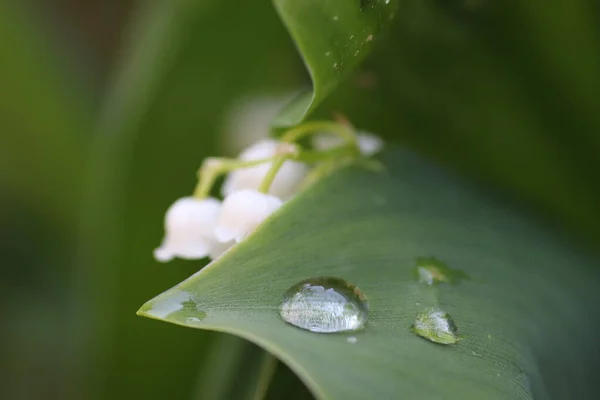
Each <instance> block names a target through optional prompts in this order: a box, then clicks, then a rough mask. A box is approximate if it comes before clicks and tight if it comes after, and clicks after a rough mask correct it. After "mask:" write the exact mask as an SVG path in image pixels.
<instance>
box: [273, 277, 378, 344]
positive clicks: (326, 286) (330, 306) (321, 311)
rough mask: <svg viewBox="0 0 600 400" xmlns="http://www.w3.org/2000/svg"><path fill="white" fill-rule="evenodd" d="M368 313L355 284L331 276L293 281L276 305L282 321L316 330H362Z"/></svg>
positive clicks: (327, 331)
mask: <svg viewBox="0 0 600 400" xmlns="http://www.w3.org/2000/svg"><path fill="white" fill-rule="evenodd" d="M368 313H369V305H368V304H367V300H366V298H365V296H364V295H363V294H362V292H361V291H360V290H359V289H358V287H356V286H354V285H352V284H350V283H348V282H346V281H345V280H343V279H340V278H333V277H319V278H310V279H307V280H305V281H302V282H299V283H297V284H295V285H294V286H292V287H291V288H289V289H288V291H287V292H286V293H285V294H284V297H283V301H282V302H281V305H280V307H279V315H281V318H282V319H283V320H284V321H285V322H287V323H289V324H292V325H294V326H297V327H298V328H302V329H306V330H309V331H311V332H319V333H332V332H344V331H356V330H359V329H362V328H363V327H364V326H365V323H366V322H367V316H368Z"/></svg>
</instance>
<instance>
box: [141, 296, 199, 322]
mask: <svg viewBox="0 0 600 400" xmlns="http://www.w3.org/2000/svg"><path fill="white" fill-rule="evenodd" d="M191 298H192V295H191V293H188V292H185V291H183V290H181V291H177V292H174V293H172V294H171V295H170V296H169V297H167V298H165V299H160V300H157V301H156V302H155V303H154V304H152V308H151V309H150V310H148V311H147V313H148V315H151V316H153V317H156V318H165V317H168V316H169V314H172V313H174V312H176V311H179V310H181V309H183V308H184V307H185V305H186V303H187V302H189V301H190V299H191ZM194 304H195V303H194Z"/></svg>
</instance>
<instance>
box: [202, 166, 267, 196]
mask: <svg viewBox="0 0 600 400" xmlns="http://www.w3.org/2000/svg"><path fill="white" fill-rule="evenodd" d="M272 160H273V158H263V159H261V160H252V161H243V160H238V159H228V158H209V159H207V160H206V161H205V162H204V163H203V164H202V167H200V169H199V170H198V184H197V185H196V188H195V189H194V194H193V196H194V197H195V198H196V199H199V200H202V199H205V198H207V197H208V195H209V193H210V191H211V189H212V187H213V186H214V184H215V181H216V180H217V178H219V176H221V175H222V174H224V173H227V172H231V171H234V170H236V169H240V168H249V167H255V166H257V165H261V164H264V163H267V162H271V161H272Z"/></svg>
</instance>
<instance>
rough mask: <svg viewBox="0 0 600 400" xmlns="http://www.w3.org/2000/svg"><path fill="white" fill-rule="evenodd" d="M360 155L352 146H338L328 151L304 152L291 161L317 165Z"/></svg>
mask: <svg viewBox="0 0 600 400" xmlns="http://www.w3.org/2000/svg"><path fill="white" fill-rule="evenodd" d="M358 155H360V152H358V151H357V149H356V148H355V147H354V146H349V145H346V146H340V147H335V148H333V149H329V150H317V151H311V150H306V151H302V152H301V153H300V154H298V155H297V156H295V157H294V158H293V159H294V160H295V161H300V162H304V163H309V164H310V163H317V162H321V161H328V160H333V159H338V158H342V157H355V156H358Z"/></svg>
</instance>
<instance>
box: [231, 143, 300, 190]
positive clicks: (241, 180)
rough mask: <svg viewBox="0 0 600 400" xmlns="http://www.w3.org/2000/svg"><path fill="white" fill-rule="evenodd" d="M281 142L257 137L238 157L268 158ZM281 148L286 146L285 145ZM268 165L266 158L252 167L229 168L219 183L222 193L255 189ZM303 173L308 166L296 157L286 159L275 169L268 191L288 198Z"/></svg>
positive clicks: (253, 159)
mask: <svg viewBox="0 0 600 400" xmlns="http://www.w3.org/2000/svg"><path fill="white" fill-rule="evenodd" d="M285 145H286V143H281V142H278V141H276V140H272V139H265V140H261V141H259V142H257V143H255V144H253V145H252V146H250V147H248V148H247V149H246V150H244V151H243V152H242V153H240V155H239V158H240V160H243V161H256V160H262V159H267V158H272V157H274V156H275V155H276V154H277V153H278V151H279V150H280V149H282V148H285ZM285 149H286V150H287V148H285ZM270 167H271V162H266V163H264V164H260V165H257V166H254V167H248V168H241V169H237V170H235V171H232V172H231V173H230V174H229V175H228V176H227V178H226V179H225V182H224V183H223V187H222V189H221V191H222V193H223V196H227V195H229V194H231V193H233V192H235V191H238V190H243V189H251V190H257V189H258V188H259V187H260V184H261V182H262V181H263V179H264V178H265V175H267V172H268V171H269V168H270ZM307 173H308V168H307V167H306V165H304V164H302V163H299V162H296V161H291V160H288V161H286V162H285V163H284V164H283V165H282V167H281V169H280V170H279V171H278V173H277V176H276V177H275V179H274V180H273V183H271V186H270V188H269V194H271V195H273V196H277V197H279V198H281V199H289V198H290V197H292V196H293V195H294V194H295V193H296V191H297V190H298V189H299V188H300V185H301V184H302V181H303V180H304V178H305V177H306V175H307Z"/></svg>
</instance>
